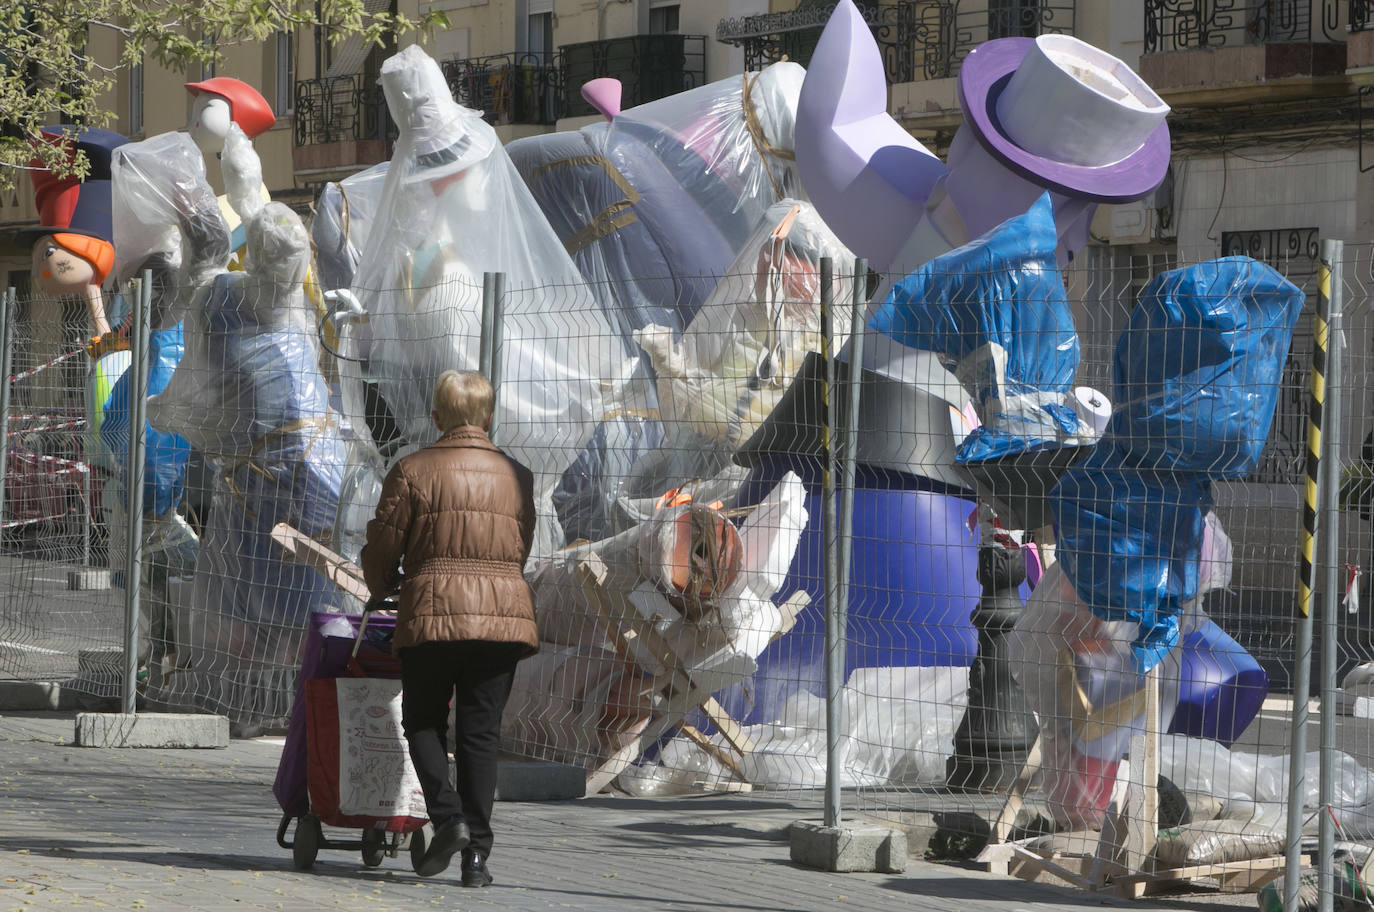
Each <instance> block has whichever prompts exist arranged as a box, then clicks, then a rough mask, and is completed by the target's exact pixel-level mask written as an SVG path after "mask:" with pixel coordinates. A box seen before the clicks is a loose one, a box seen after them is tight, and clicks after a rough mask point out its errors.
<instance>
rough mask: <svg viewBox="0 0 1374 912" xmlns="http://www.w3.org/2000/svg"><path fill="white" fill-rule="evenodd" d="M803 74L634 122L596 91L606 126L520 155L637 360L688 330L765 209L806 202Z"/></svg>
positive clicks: (766, 78) (769, 79) (712, 94)
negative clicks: (641, 351)
mask: <svg viewBox="0 0 1374 912" xmlns="http://www.w3.org/2000/svg"><path fill="white" fill-rule="evenodd" d="M803 76H804V71H803V70H802V68H801V67H800V66H798V65H797V64H795V63H777V64H773V65H772V66H770V67H767V68H766V69H764V70H763V71H762V72H760V73H753V74H745V75H743V76H732V77H729V78H728V79H722V80H720V81H718V82H713V83H710V84H708V85H705V86H701V87H699V88H696V89H691V90H688V91H686V92H681V93H679V94H676V95H671V96H668V97H667V98H662V99H659V100H658V101H652V102H648V103H646V104H642V105H638V106H636V107H633V108H630V109H628V110H625V111H621V110H620V109H619V107H618V98H617V99H616V101H615V102H614V103H609V102H608V101H607V100H606V96H605V93H604V92H603V93H597V92H595V91H592V89H593V88H594V87H593V85H592V83H589V84H588V86H587V87H584V93H583V94H584V95H586V96H588V97H589V100H593V101H594V103H596V104H598V105H599V106H600V108H601V110H602V113H603V114H605V115H606V117H607V122H604V123H595V124H592V125H590V126H587V127H584V128H583V129H581V130H579V131H577V132H575V133H573V132H569V133H554V134H550V135H547V136H536V137H529V138H526V139H521V140H517V141H515V142H512V143H511V144H510V147H509V149H510V155H511V158H512V159H513V160H514V162H515V164H516V167H517V168H518V169H519V170H520V174H521V176H522V177H523V178H524V179H525V182H526V183H527V184H528V185H529V187H530V190H531V191H532V192H533V193H534V198H535V199H536V200H537V201H538V203H539V205H540V207H541V208H542V209H543V211H544V214H545V215H546V216H547V218H548V221H549V223H550V224H551V225H552V226H553V228H554V231H555V232H557V234H558V238H559V240H560V241H561V242H562V243H563V244H564V245H565V246H566V247H567V249H568V250H569V252H571V253H572V256H573V260H574V262H575V263H576V264H577V267H578V269H579V270H580V272H581V274H582V275H583V277H584V278H585V279H586V280H587V281H588V282H589V283H591V285H592V288H593V291H594V293H595V294H596V295H597V296H598V299H599V300H600V302H601V306H602V307H603V309H604V310H605V312H606V315H607V319H609V320H610V321H611V322H612V324H613V325H614V326H615V327H616V328H617V329H618V330H619V333H620V336H621V337H622V338H623V339H624V340H625V343H626V348H627V350H628V351H633V350H634V349H633V343H632V342H631V334H632V333H633V332H634V331H635V330H638V329H642V328H644V327H645V326H648V325H650V324H656V325H659V326H666V327H668V328H670V329H672V330H673V331H674V332H678V331H681V330H682V329H683V327H685V326H686V325H687V323H688V322H690V321H691V319H692V316H693V314H695V313H696V311H697V309H698V308H699V307H701V305H702V304H703V302H705V300H706V298H707V296H709V295H710V294H711V291H712V289H713V288H714V287H715V283H716V281H717V279H718V278H719V277H720V276H721V275H722V274H723V273H724V272H725V270H726V267H727V266H729V264H730V262H731V261H732V260H733V259H734V258H735V255H736V254H737V253H738V252H739V251H740V250H741V249H742V247H743V245H744V243H745V241H746V240H747V239H748V236H749V233H750V232H751V231H752V230H753V229H754V227H755V225H756V224H757V222H758V220H759V218H760V217H761V216H762V215H763V213H764V211H765V210H766V209H767V208H768V207H769V206H771V205H772V204H774V203H776V202H777V201H778V200H780V199H782V198H784V197H801V190H800V186H799V183H798V181H797V180H796V176H795V173H794V171H793V162H792V157H793V152H792V149H793V134H792V128H793V122H794V117H795V111H796V104H797V96H798V93H799V92H800V90H801V84H802V78H803ZM595 82H596V83H605V82H608V80H595Z"/></svg>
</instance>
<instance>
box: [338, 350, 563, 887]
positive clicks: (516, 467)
mask: <svg viewBox="0 0 1374 912" xmlns="http://www.w3.org/2000/svg"><path fill="white" fill-rule="evenodd" d="M494 400H495V394H494V393H493V391H492V387H491V384H490V383H488V382H487V380H486V378H485V377H483V376H482V375H481V374H477V373H473V372H470V371H453V370H450V371H445V372H444V373H443V374H441V375H440V377H439V382H438V383H437V384H436V385H435V387H434V410H433V412H432V413H431V417H432V418H433V419H434V424H435V426H436V427H437V428H438V429H439V432H440V433H441V434H442V435H443V436H441V437H440V438H439V439H438V441H436V442H435V443H432V444H430V445H429V446H427V447H425V448H424V449H422V450H419V451H418V452H416V453H412V454H411V455H409V456H405V457H403V458H401V459H400V460H399V461H398V462H397V463H396V464H395V465H394V466H392V468H391V471H390V472H389V473H388V474H387V477H386V481H385V483H384V484H383V485H382V494H381V498H380V500H379V501H378V503H377V513H376V517H375V518H374V519H373V520H372V521H371V522H370V523H368V524H367V544H366V545H365V546H364V547H363V552H362V568H363V574H364V576H365V577H366V578H367V585H368V588H370V589H371V590H372V594H373V595H374V596H381V595H385V594H387V593H389V592H391V591H393V590H394V589H395V588H396V587H397V586H398V585H399V586H400V590H401V604H400V610H399V611H398V613H397V617H396V636H395V640H394V644H395V648H396V650H397V654H398V655H399V656H400V659H401V685H402V698H401V723H402V727H403V728H404V730H405V735H406V740H407V741H408V742H409V743H410V757H411V760H413V761H414V763H415V772H416V774H417V776H418V777H419V779H420V785H421V788H422V789H423V790H424V793H425V806H426V808H427V810H428V813H429V818H430V821H431V822H432V823H433V825H434V837H433V839H432V841H431V842H430V844H429V847H428V851H427V852H426V854H425V857H424V859H423V861H422V862H421V864H420V865H419V866H418V867H417V868H416V872H417V873H419V874H421V875H423V876H427V877H428V876H433V875H435V874H439V873H441V872H442V871H444V870H445V869H446V868H447V867H448V864H449V860H450V859H451V858H452V857H453V855H454V854H456V853H457V852H459V851H463V850H465V851H463V886H465V887H485V886H487V885H489V884H490V883H491V880H492V878H491V873H490V871H488V870H487V864H486V860H487V857H488V855H489V854H490V853H491V845H492V832H491V808H492V802H493V800H494V799H495V795H496V758H497V749H498V747H499V745H500V733H501V714H502V712H503V711H504V709H505V706H506V699H507V698H508V697H509V696H510V690H511V682H512V681H513V680H514V678H515V666H516V663H517V662H519V661H520V660H521V659H522V658H525V657H526V656H530V655H533V654H534V653H535V652H536V651H537V649H538V644H539V638H538V636H537V634H536V632H535V623H534V602H533V597H532V595H531V593H530V588H529V586H528V585H527V584H526V583H525V578H524V576H523V573H522V571H523V568H524V566H525V561H526V559H528V558H529V554H530V545H531V543H532V541H533V539H534V523H535V508H534V476H533V475H532V474H531V473H530V470H529V469H527V468H525V467H524V466H522V465H521V464H520V463H518V462H516V461H515V460H514V459H511V458H510V457H509V456H507V455H506V454H504V453H502V452H501V451H500V450H499V449H497V448H496V446H495V445H494V444H493V443H492V442H491V440H490V439H488V437H487V431H488V430H489V429H490V427H491V416H492V410H493V408H494ZM450 700H453V708H454V719H455V728H456V731H455V735H456V738H455V741H456V745H457V750H456V757H455V759H456V761H457V770H458V784H457V788H456V789H455V788H454V787H453V784H452V783H451V782H450V780H449V776H448V755H447V752H446V750H445V745H446V743H447V736H448V714H449V701H450Z"/></svg>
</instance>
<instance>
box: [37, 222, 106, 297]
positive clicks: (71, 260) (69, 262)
mask: <svg viewBox="0 0 1374 912" xmlns="http://www.w3.org/2000/svg"><path fill="white" fill-rule="evenodd" d="M31 274H32V275H33V280H34V284H36V285H37V286H38V287H39V288H40V289H42V290H43V291H44V292H45V293H46V294H49V295H53V296H54V297H60V296H62V295H74V294H82V293H83V292H84V291H85V289H86V288H87V287H88V286H91V285H94V284H95V267H94V266H92V265H91V264H90V262H89V261H87V260H85V259H84V258H82V257H79V256H77V255H76V254H74V253H72V252H71V251H70V250H67V249H65V248H63V247H61V246H59V245H58V244H57V242H56V241H54V240H53V239H52V236H51V235H44V236H43V237H41V238H39V240H38V243H37V244H34V245H33V268H32V270H31Z"/></svg>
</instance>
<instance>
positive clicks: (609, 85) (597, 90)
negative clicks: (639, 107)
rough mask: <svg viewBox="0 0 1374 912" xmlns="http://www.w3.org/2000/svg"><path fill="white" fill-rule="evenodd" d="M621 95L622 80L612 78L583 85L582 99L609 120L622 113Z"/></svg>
mask: <svg viewBox="0 0 1374 912" xmlns="http://www.w3.org/2000/svg"><path fill="white" fill-rule="evenodd" d="M620 93H621V86H620V80H619V79H613V78H612V77H610V76H602V77H600V78H599V79H593V80H591V81H589V82H584V83H582V98H583V99H584V100H585V101H586V102H587V104H589V105H591V106H592V107H594V108H596V109H597V110H598V111H600V112H601V116H603V117H605V118H606V119H607V120H611V119H613V118H614V117H615V116H616V115H617V114H619V113H620Z"/></svg>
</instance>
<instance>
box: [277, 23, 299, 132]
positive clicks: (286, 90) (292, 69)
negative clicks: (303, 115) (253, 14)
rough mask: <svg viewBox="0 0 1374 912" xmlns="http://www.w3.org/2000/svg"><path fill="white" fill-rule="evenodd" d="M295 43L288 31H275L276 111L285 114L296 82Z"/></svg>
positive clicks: (290, 105)
mask: <svg viewBox="0 0 1374 912" xmlns="http://www.w3.org/2000/svg"><path fill="white" fill-rule="evenodd" d="M295 45H296V43H295V41H294V39H293V37H292V35H291V33H290V32H277V97H276V102H277V103H276V105H275V108H276V111H277V113H278V114H279V115H280V114H285V113H287V112H288V111H290V110H291V108H292V97H291V96H292V92H293V91H294V88H295V84H296V46H295Z"/></svg>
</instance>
